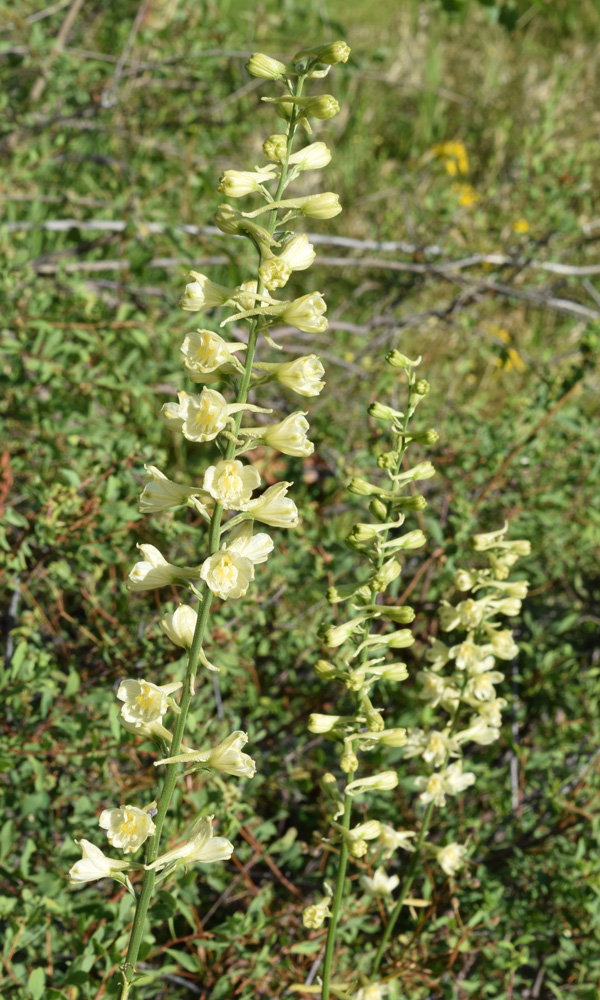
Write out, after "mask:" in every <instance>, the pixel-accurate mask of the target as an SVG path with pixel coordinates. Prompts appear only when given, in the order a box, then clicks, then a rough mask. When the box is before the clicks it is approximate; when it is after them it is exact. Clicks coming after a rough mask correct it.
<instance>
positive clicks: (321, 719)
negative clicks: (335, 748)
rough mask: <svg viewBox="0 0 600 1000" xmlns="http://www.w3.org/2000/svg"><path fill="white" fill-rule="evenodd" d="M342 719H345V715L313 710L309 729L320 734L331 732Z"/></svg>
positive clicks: (309, 720)
mask: <svg viewBox="0 0 600 1000" xmlns="http://www.w3.org/2000/svg"><path fill="white" fill-rule="evenodd" d="M340 721H341V722H344V721H345V719H344V716H343V715H323V714H322V713H321V712H313V713H312V715H310V716H309V719H308V726H307V729H308V730H309V732H311V733H318V734H319V735H321V734H323V733H330V732H331V731H332V730H333V729H335V727H336V726H337V724H338V722H340Z"/></svg>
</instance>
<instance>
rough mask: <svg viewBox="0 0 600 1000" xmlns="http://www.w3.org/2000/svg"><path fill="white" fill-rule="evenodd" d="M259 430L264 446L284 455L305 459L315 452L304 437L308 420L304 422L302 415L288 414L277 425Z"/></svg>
mask: <svg viewBox="0 0 600 1000" xmlns="http://www.w3.org/2000/svg"><path fill="white" fill-rule="evenodd" d="M260 430H261V437H262V439H263V441H264V442H265V444H267V445H269V447H271V448H276V449H277V451H281V452H282V453H283V454H284V455H294V456H296V457H305V456H307V455H312V453H313V451H314V450H315V446H314V444H313V443H312V441H309V440H308V438H307V436H306V432H307V431H308V420H306V418H305V415H304V413H301V412H297V413H290V415H289V416H288V417H286V418H285V420H281V421H280V422H279V423H278V424H271V425H270V426H267V427H264V428H260Z"/></svg>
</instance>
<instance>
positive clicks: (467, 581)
mask: <svg viewBox="0 0 600 1000" xmlns="http://www.w3.org/2000/svg"><path fill="white" fill-rule="evenodd" d="M474 584H475V578H474V576H473V574H472V573H469V571H468V570H466V569H459V570H457V572H456V573H455V574H454V586H455V587H456V589H457V590H460V591H463V592H465V591H467V590H472V588H473V586H474Z"/></svg>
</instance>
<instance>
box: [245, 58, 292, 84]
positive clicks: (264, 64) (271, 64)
mask: <svg viewBox="0 0 600 1000" xmlns="http://www.w3.org/2000/svg"><path fill="white" fill-rule="evenodd" d="M246 69H247V70H248V72H249V73H250V76H257V77H259V78H260V79H261V80H281V78H282V76H284V74H285V72H286V65H285V63H282V62H280V61H279V59H273V58H272V56H266V55H265V54H264V53H263V52H255V53H254V54H253V55H252V56H250V59H249V60H248V62H247V63H246Z"/></svg>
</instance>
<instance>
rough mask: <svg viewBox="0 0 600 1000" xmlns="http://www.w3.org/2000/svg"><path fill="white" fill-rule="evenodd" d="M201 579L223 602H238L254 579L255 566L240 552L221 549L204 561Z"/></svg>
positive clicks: (201, 568)
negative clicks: (229, 600)
mask: <svg viewBox="0 0 600 1000" xmlns="http://www.w3.org/2000/svg"><path fill="white" fill-rule="evenodd" d="M200 578H201V579H202V580H204V582H205V583H206V584H207V586H208V587H209V588H210V590H212V592H213V594H216V595H217V597H220V598H221V599H222V600H223V601H226V600H228V599H231V600H237V598H238V597H243V596H244V594H245V593H246V591H247V590H248V587H249V586H250V584H251V582H252V580H253V579H254V564H253V563H252V561H251V560H250V559H248V558H247V557H246V556H242V555H240V553H239V552H236V551H230V550H229V549H225V548H221V549H219V550H218V552H215V553H214V555H212V556H209V557H208V559H205V560H204V562H203V563H202V566H201V567H200Z"/></svg>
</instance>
